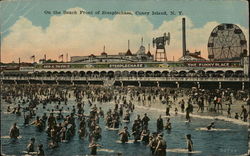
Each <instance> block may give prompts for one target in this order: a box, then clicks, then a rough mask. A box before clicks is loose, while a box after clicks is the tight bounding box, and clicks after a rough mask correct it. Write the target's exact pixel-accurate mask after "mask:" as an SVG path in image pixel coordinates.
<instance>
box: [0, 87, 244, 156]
mask: <svg viewBox="0 0 250 156" xmlns="http://www.w3.org/2000/svg"><path fill="white" fill-rule="evenodd" d="M184 96H186V97H188V99H184V98H183V97H184ZM2 99H3V100H4V101H5V103H6V104H7V105H8V106H7V112H9V113H10V115H14V114H15V115H16V116H19V117H20V118H21V117H23V118H24V120H23V121H24V123H23V124H24V125H34V126H35V127H36V128H37V129H38V130H39V131H41V132H42V133H47V135H48V137H49V138H50V140H51V142H50V143H49V145H48V147H50V148H59V146H60V142H61V143H62V142H68V141H70V140H71V138H72V137H73V136H74V135H76V132H77V133H78V136H79V138H80V139H83V140H86V141H89V149H90V154H91V155H96V154H97V148H98V147H102V146H105V145H101V144H99V143H98V141H99V140H100V139H101V138H102V129H103V128H107V129H113V130H117V131H118V135H119V138H120V143H123V144H125V143H127V142H128V141H129V138H130V137H132V136H133V138H134V141H133V142H134V143H140V142H141V143H143V144H145V145H147V146H148V147H149V148H150V150H151V152H152V155H159V156H163V155H166V148H167V143H166V140H164V137H163V133H162V132H163V131H164V130H167V131H171V129H172V126H171V121H170V118H167V119H166V123H164V121H163V119H162V117H161V115H160V116H159V117H158V119H157V120H156V121H152V120H151V119H150V117H149V116H148V115H147V113H145V114H144V115H143V116H140V114H136V113H137V112H136V107H135V104H138V103H140V104H141V105H143V106H145V107H153V105H154V104H155V103H156V101H160V102H161V104H162V105H165V107H166V111H165V113H166V116H170V115H171V114H170V112H172V111H171V109H172V110H173V111H174V113H175V114H178V112H179V110H180V111H181V112H182V113H185V114H186V120H187V122H191V118H190V114H191V113H193V111H194V108H196V107H197V112H199V111H200V112H204V111H206V112H218V111H221V110H226V111H227V116H228V117H230V118H235V119H239V120H243V121H244V122H247V121H248V115H249V112H248V111H247V109H246V106H244V105H242V106H241V111H240V112H234V113H235V114H234V115H232V112H231V105H237V103H234V101H235V99H237V100H241V101H242V102H243V103H247V102H249V97H248V94H247V93H246V92H243V91H234V90H231V89H215V90H205V89H197V88H190V89H181V88H158V87H114V86H113V87H104V86H60V85H54V86H53V85H3V86H2ZM69 99H74V100H75V102H74V103H75V104H74V105H73V108H72V109H70V108H69V107H67V105H68V101H69ZM107 102H113V103H114V107H113V109H109V110H108V111H107V112H104V111H103V108H102V107H105V105H101V106H99V107H97V106H96V104H95V103H107ZM51 103H54V105H55V106H54V109H51V110H48V109H47V108H46V106H47V105H48V104H51ZM26 104H28V105H26ZM39 105H40V106H42V109H39V111H44V114H43V115H42V116H37V115H36V114H37V110H38V106H39ZM85 105H89V108H90V110H89V112H90V113H89V114H88V115H86V114H85V112H86V108H85ZM65 110H67V111H70V115H64V114H63V113H62V112H63V111H65ZM47 111H49V112H50V113H49V114H46V113H45V112H47ZM132 113H133V114H134V115H136V116H137V117H136V119H135V120H134V121H131V119H130V116H131V114H132ZM75 120H79V125H78V126H76V122H75ZM99 120H104V121H105V124H106V125H105V127H101V126H100V125H99ZM121 122H125V123H129V122H132V123H133V124H132V129H131V130H129V129H128V127H127V126H124V127H120V125H121ZM149 122H155V125H156V127H157V130H156V131H155V132H152V130H150V129H149V128H148V123H149ZM19 124H20V123H19ZM77 127H79V128H78V129H77ZM214 127H215V125H214V123H213V122H212V123H211V124H210V125H208V126H207V129H208V130H211V129H212V128H214ZM130 132H131V133H130ZM9 135H10V138H11V139H18V137H19V136H20V135H21V134H19V128H18V127H17V123H13V127H11V128H10V133H9ZM185 137H186V141H187V151H189V152H192V151H193V142H192V137H191V134H186V136H185ZM43 146H44V145H43V144H39V145H36V138H30V142H29V143H28V145H27V152H28V153H35V154H36V155H38V156H43V155H45V153H46V151H44V149H43ZM36 147H37V148H36Z"/></svg>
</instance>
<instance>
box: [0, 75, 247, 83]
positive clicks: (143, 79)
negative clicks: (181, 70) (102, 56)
mask: <svg viewBox="0 0 250 156" xmlns="http://www.w3.org/2000/svg"><path fill="white" fill-rule="evenodd" d="M1 80H39V81H46V80H53V81H109V80H112V81H235V82H241V81H244V82H246V81H249V78H247V77H226V78H225V77H115V78H108V77H14V76H4V77H1Z"/></svg>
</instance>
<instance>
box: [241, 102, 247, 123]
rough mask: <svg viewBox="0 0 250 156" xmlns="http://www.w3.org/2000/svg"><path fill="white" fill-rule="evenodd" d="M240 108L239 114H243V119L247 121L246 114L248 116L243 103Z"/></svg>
mask: <svg viewBox="0 0 250 156" xmlns="http://www.w3.org/2000/svg"><path fill="white" fill-rule="evenodd" d="M241 108H242V111H241V113H240V116H243V121H244V122H247V116H248V114H247V109H246V108H245V107H244V106H243V105H242V106H241Z"/></svg>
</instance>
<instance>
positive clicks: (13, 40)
mask: <svg viewBox="0 0 250 156" xmlns="http://www.w3.org/2000/svg"><path fill="white" fill-rule="evenodd" d="M54 11H57V12H61V14H55V13H54ZM63 11H72V12H73V11H76V12H77V14H71V15H69V14H63ZM80 11H87V12H91V11H92V12H93V14H80ZM97 11H100V12H102V11H126V12H130V13H132V15H106V14H105V15H102V14H97ZM152 11H154V12H157V11H158V12H166V13H168V15H152ZM49 12H50V14H48V13H49ZM138 12H149V13H150V14H149V15H139V14H137V13H138ZM171 12H174V14H172V15H171V14H170V13H171ZM180 12H181V13H180ZM179 13H180V14H179ZM0 15H1V16H0V24H1V25H0V31H1V54H2V55H1V61H2V62H12V61H15V62H17V61H18V58H19V57H20V58H21V61H25V62H31V61H32V60H31V58H30V57H31V56H33V55H35V56H36V59H37V60H38V59H42V58H43V57H44V55H45V54H46V56H47V59H49V58H50V59H56V60H58V59H59V58H58V57H59V55H61V54H63V55H64V56H65V55H66V53H68V55H69V57H70V56H86V55H91V54H95V55H99V54H100V53H101V52H102V51H103V47H104V46H105V49H106V52H107V53H108V54H118V53H119V52H126V51H127V49H128V45H127V43H128V40H130V50H131V51H132V53H136V52H137V51H138V49H139V47H140V45H141V38H142V37H143V45H144V46H145V47H146V49H147V50H148V44H150V51H151V53H152V54H154V53H155V48H153V47H152V39H153V38H155V37H159V36H162V35H163V34H164V33H165V32H166V33H168V32H170V35H171V39H170V45H166V51H167V57H168V60H173V59H175V60H177V59H178V58H179V57H181V54H182V38H181V37H182V34H181V20H182V18H183V17H185V18H186V35H187V49H188V50H189V51H195V50H200V51H201V55H202V57H205V58H207V55H208V53H207V42H208V38H209V36H210V33H211V31H212V30H213V29H214V28H215V27H216V26H218V25H219V24H221V23H233V24H236V25H238V26H239V27H240V28H241V29H242V30H243V32H244V34H245V36H246V38H247V42H248V43H249V41H248V38H249V37H248V34H249V29H248V28H249V21H248V16H249V15H248V3H247V1H245V0H4V1H0Z"/></svg>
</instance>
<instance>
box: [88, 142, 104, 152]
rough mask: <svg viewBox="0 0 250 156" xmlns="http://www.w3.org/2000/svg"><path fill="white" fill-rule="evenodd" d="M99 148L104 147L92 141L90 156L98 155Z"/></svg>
mask: <svg viewBox="0 0 250 156" xmlns="http://www.w3.org/2000/svg"><path fill="white" fill-rule="evenodd" d="M97 147H102V146H101V145H99V144H97V143H95V139H92V141H91V143H90V144H89V148H90V155H97Z"/></svg>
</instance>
